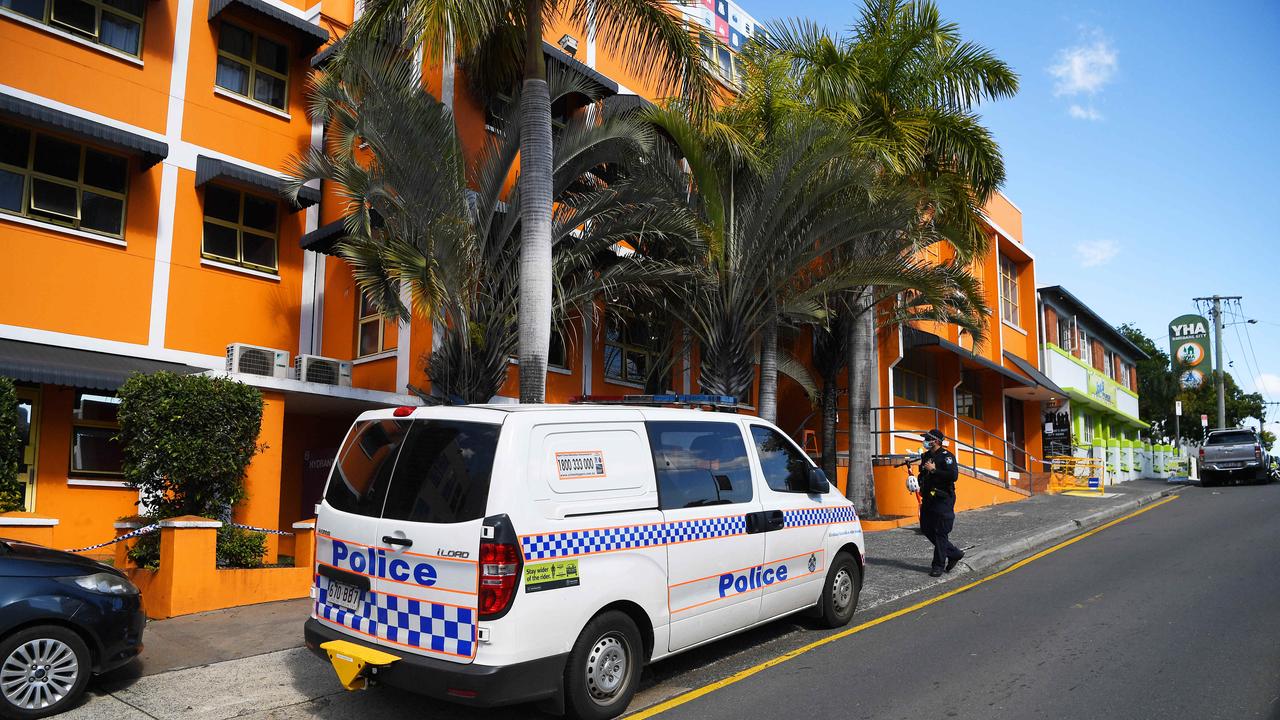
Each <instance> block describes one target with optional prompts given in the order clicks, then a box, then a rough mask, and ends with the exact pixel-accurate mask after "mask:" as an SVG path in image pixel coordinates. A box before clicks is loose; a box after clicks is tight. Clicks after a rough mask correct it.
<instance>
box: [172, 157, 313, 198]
mask: <svg viewBox="0 0 1280 720" xmlns="http://www.w3.org/2000/svg"><path fill="white" fill-rule="evenodd" d="M219 179H222V180H230V181H233V182H238V183H244V184H245V185H252V186H253V187H256V188H260V189H262V190H266V191H267V192H270V193H274V194H277V195H279V194H280V193H281V192H282V191H283V189H284V181H283V180H281V179H280V178H278V177H275V176H274V175H268V174H266V173H264V172H258V171H257V170H251V169H249V168H247V167H244V166H242V165H236V164H235V163H231V162H227V161H226V160H219V159H218V158H211V157H206V156H204V155H197V156H196V187H200V186H201V185H204V184H205V183H207V182H211V181H213V180H219ZM318 202H320V191H319V190H317V189H316V188H312V187H304V188H302V190H301V191H300V192H299V193H298V207H300V208H304V207H310V206H312V205H315V204H316V203H318Z"/></svg>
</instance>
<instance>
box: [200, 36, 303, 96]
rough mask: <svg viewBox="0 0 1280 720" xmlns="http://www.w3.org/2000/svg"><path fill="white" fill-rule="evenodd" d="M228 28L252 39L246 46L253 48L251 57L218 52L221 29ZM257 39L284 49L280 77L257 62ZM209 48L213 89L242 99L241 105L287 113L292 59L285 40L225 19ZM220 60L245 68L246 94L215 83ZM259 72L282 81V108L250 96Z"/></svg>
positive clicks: (290, 50) (291, 52)
mask: <svg viewBox="0 0 1280 720" xmlns="http://www.w3.org/2000/svg"><path fill="white" fill-rule="evenodd" d="M228 26H230V27H233V28H235V29H237V30H239V31H240V32H243V33H247V34H248V35H249V37H250V38H252V41H251V43H250V45H251V46H252V48H253V51H252V52H253V57H252V58H247V59H246V58H243V57H241V56H239V55H236V54H235V53H232V52H230V51H228V50H223V49H222V47H221V45H222V32H223V29H224V28H226V27H228ZM260 39H265V40H268V41H270V42H273V43H275V44H277V45H279V46H280V47H282V48H284V56H285V58H286V60H285V64H286V70H285V72H284V73H283V74H281V73H280V72H278V71H276V70H273V69H271V68H269V67H266V66H265V65H260V64H259V63H258V41H259V40H260ZM213 47H214V51H215V58H214V63H213V86H214V87H215V88H218V89H219V90H222V91H224V92H228V93H231V94H232V95H234V96H235V97H236V99H237V100H243V101H245V102H249V103H253V104H254V105H259V106H261V107H264V108H267V109H269V110H270V111H272V112H282V113H287V112H289V85H290V84H291V83H290V82H289V73H290V72H291V71H292V70H293V63H292V62H291V58H293V47H292V46H291V45H290V44H289V43H288V42H287V41H286V40H284V39H283V38H281V37H279V36H277V35H273V34H271V33H264V32H260V31H258V30H257V29H252V30H251V29H249V28H247V27H245V26H243V25H241V24H239V23H237V22H228V21H226V20H222V21H220V22H219V23H218V37H217V39H216V40H215V41H214V46H213ZM223 57H225V58H226V59H227V60H229V61H231V62H234V63H237V64H239V65H244V66H246V67H248V68H249V81H248V89H249V92H248V94H245V93H242V92H240V91H238V90H233V89H231V88H229V87H226V86H225V85H219V84H218V62H217V61H218V59H219V58H223ZM259 72H265V73H266V74H267V75H270V76H271V77H274V78H275V79H277V80H283V81H284V93H283V98H284V104H283V105H279V106H277V105H272V104H271V103H269V102H263V101H262V100H259V99H257V98H256V97H254V96H253V89H254V86H255V85H256V84H257V82H256V81H257V78H258V73H259Z"/></svg>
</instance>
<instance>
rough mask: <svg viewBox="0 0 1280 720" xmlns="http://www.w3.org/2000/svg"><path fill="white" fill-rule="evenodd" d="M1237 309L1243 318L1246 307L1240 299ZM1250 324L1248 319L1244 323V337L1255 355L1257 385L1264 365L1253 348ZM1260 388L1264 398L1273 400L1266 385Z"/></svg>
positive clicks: (1251, 353)
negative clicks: (1241, 303)
mask: <svg viewBox="0 0 1280 720" xmlns="http://www.w3.org/2000/svg"><path fill="white" fill-rule="evenodd" d="M1236 310H1238V311H1239V312H1240V316H1241V318H1243V317H1244V308H1243V307H1242V306H1241V305H1240V301H1239V300H1237V301H1236ZM1249 325H1250V323H1249V322H1248V321H1246V322H1245V324H1244V337H1245V339H1246V340H1248V341H1249V354H1250V355H1252V356H1253V366H1254V368H1256V369H1257V371H1258V374H1257V375H1256V376H1254V381H1253V382H1254V384H1255V385H1257V384H1258V380H1260V379H1261V378H1262V365H1261V364H1260V363H1259V362H1258V354H1257V353H1256V352H1254V350H1253V335H1252V334H1251V333H1250V332H1249ZM1258 389H1259V390H1261V391H1262V396H1263V397H1264V398H1266V399H1267V400H1271V393H1269V392H1268V391H1267V388H1266V386H1265V385H1263V386H1260V387H1259V388H1258Z"/></svg>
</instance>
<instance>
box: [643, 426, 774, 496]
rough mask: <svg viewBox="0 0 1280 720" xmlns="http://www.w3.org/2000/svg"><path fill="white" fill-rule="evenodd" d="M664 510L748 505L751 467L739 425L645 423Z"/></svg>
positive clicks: (750, 494)
mask: <svg viewBox="0 0 1280 720" xmlns="http://www.w3.org/2000/svg"><path fill="white" fill-rule="evenodd" d="M645 428H646V429H647V430H648V433H649V447H650V448H651V450H652V452H653V470H654V472H655V473H656V474H657V477H658V502H659V503H660V505H661V507H662V509H663V510H674V509H678V508H688V507H700V506H703V505H729V504H732V503H744V502H750V501H751V496H752V493H751V468H750V466H748V465H747V446H746V444H745V443H743V442H742V432H741V430H739V428H738V425H737V424H735V423H728V422H647V423H645Z"/></svg>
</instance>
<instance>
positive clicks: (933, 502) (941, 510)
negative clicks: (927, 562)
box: [920, 428, 964, 577]
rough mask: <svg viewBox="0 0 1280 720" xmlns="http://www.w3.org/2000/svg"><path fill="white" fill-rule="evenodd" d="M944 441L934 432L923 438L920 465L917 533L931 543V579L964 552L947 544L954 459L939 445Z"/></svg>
mask: <svg viewBox="0 0 1280 720" xmlns="http://www.w3.org/2000/svg"><path fill="white" fill-rule="evenodd" d="M945 440H946V437H945V436H944V435H943V434H942V432H941V431H939V430H937V429H936V428H935V429H933V430H930V431H929V432H927V433H925V434H924V454H923V455H922V456H921V460H922V462H921V464H920V495H921V498H922V501H921V505H920V529H921V531H923V532H924V536H925V537H927V538H929V542H931V543H933V567H932V569H931V570H930V571H929V575H930V576H931V577H940V576H941V575H942V573H943V571H944V570H945V571H946V572H951V570H952V569H953V568H955V566H956V563H958V562H960V559H961V558H963V557H964V551H963V550H961V549H960V548H958V547H956V546H955V545H952V544H951V540H950V539H948V536H949V535H950V534H951V528H952V526H953V525H954V524H955V520H956V477H957V476H958V475H959V472H960V471H959V468H957V467H956V456H955V455H952V454H951V453H950V452H949V451H948V450H947V449H946V448H944V447H943V446H942V443H943V442H944V441H945Z"/></svg>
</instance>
